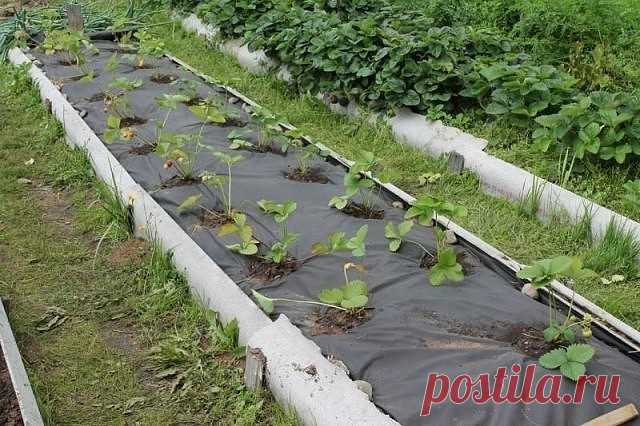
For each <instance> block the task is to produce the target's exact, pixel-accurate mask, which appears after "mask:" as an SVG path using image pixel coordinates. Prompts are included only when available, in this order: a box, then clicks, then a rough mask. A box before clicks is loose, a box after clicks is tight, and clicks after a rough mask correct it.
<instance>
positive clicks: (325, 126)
mask: <svg viewBox="0 0 640 426" xmlns="http://www.w3.org/2000/svg"><path fill="white" fill-rule="evenodd" d="M164 19H166V16H159V17H158V20H160V21H161V20H164ZM154 32H155V35H156V36H157V37H159V38H161V39H162V41H163V42H164V43H165V45H166V47H167V49H168V50H169V51H170V52H171V53H172V54H173V55H175V56H176V57H178V58H180V59H182V60H184V61H186V62H187V63H189V64H191V65H193V66H195V67H196V68H198V69H199V70H200V71H202V72H204V73H206V74H208V75H210V76H212V77H214V78H216V79H217V80H218V81H220V82H221V83H223V84H226V85H229V86H232V87H234V88H236V89H238V90H240V91H241V92H243V93H244V94H245V95H247V96H249V97H251V98H252V99H254V100H255V101H256V102H258V103H260V104H261V105H263V106H265V107H267V108H269V109H270V110H272V111H275V112H277V113H279V114H282V115H284V116H285V117H287V118H288V119H289V121H290V122H291V123H292V124H293V125H295V126H297V127H299V128H301V129H302V130H303V131H304V132H305V134H307V135H309V136H310V137H311V138H312V139H314V140H317V141H321V142H322V143H324V144H326V145H327V146H329V147H331V148H333V149H335V150H336V151H337V152H339V153H341V154H342V155H344V156H346V157H348V158H354V157H355V156H356V155H357V153H358V152H359V150H362V149H366V150H369V151H372V152H374V153H375V155H376V156H378V157H379V158H380V159H381V167H380V170H381V171H382V178H383V179H384V180H388V181H391V182H393V183H395V184H396V185H398V186H400V187H401V188H403V189H404V190H405V191H407V192H409V193H411V194H412V195H414V196H419V195H422V194H425V193H426V192H427V190H426V189H425V188H422V187H420V186H419V185H418V176H420V175H421V174H423V173H429V172H431V173H441V174H442V176H443V178H442V179H440V181H439V182H438V183H437V184H435V185H431V186H430V188H429V190H428V191H429V193H431V194H433V195H436V196H439V197H444V198H446V199H447V200H449V201H453V202H457V203H459V204H462V205H464V206H465V207H467V209H468V211H469V214H468V216H467V217H466V218H464V219H462V220H460V221H459V223H460V225H462V226H464V227H465V228H466V229H468V230H469V231H471V232H474V233H475V234H476V235H478V236H480V237H481V238H483V239H484V240H485V241H487V242H488V243H490V244H492V245H494V246H496V247H498V248H500V249H501V250H502V251H504V252H505V253H507V254H509V255H510V256H512V257H514V258H516V259H518V260H520V261H521V262H525V263H528V262H531V261H533V260H536V259H541V258H546V257H552V256H556V255H559V254H567V255H580V256H582V257H583V258H586V256H590V255H592V253H593V251H592V248H591V244H590V241H589V240H587V239H585V238H583V237H584V234H585V232H584V229H582V230H581V229H580V228H578V229H576V227H575V226H573V225H570V224H568V223H567V221H552V222H549V223H548V224H543V223H541V222H540V221H538V220H537V219H536V218H533V217H526V216H523V215H522V214H520V212H519V209H518V206H517V205H516V204H512V203H509V202H507V201H505V200H503V199H499V198H494V197H491V196H489V195H487V194H484V193H483V192H482V191H481V190H480V183H479V182H478V180H477V178H476V177H475V176H474V175H472V174H471V173H469V172H464V173H462V174H460V175H453V174H451V173H448V171H447V168H446V161H445V160H443V159H432V158H430V157H428V156H426V155H425V154H424V153H422V152H420V151H419V150H417V149H414V148H412V147H409V146H406V145H403V144H398V143H396V142H395V141H394V138H393V135H392V134H391V132H390V130H389V128H388V127H387V126H384V125H371V124H369V123H366V122H365V121H362V120H356V119H349V118H345V117H341V116H338V115H336V114H333V113H331V112H330V111H329V110H328V109H327V108H326V107H325V106H324V105H323V104H321V103H320V102H319V101H318V100H316V99H315V98H313V97H311V96H300V95H298V94H297V93H294V92H291V91H290V90H289V89H288V87H287V86H286V85H285V84H284V83H283V82H281V81H278V80H276V79H275V78H273V77H271V76H255V75H251V74H250V73H248V72H246V71H245V70H244V69H243V68H242V67H241V66H240V65H239V64H238V63H237V61H236V60H235V59H233V58H231V57H229V56H227V55H225V54H223V53H221V52H220V51H218V50H216V49H212V48H211V46H209V45H208V44H207V42H205V41H204V40H202V39H200V38H198V37H196V36H195V35H192V34H187V33H185V32H184V31H182V30H181V29H180V28H179V25H178V24H175V25H173V26H168V27H164V28H156V29H155V30H154ZM601 272H605V273H606V271H601ZM627 279H628V280H627V281H626V282H625V283H620V284H619V285H618V283H617V284H616V285H610V286H607V287H603V286H601V284H600V282H599V281H597V280H595V281H593V282H588V283H579V284H578V290H579V291H580V292H581V293H583V295H584V296H586V297H588V298H590V299H591V300H592V301H594V302H595V303H598V304H600V305H601V306H602V307H603V308H605V309H606V310H608V311H609V312H611V313H612V314H614V315H616V316H618V317H620V318H622V319H623V320H625V321H627V322H629V323H630V324H632V325H634V326H635V327H640V312H639V310H638V309H637V306H638V302H640V294H639V293H638V291H637V286H638V285H640V278H639V277H636V276H634V277H627Z"/></svg>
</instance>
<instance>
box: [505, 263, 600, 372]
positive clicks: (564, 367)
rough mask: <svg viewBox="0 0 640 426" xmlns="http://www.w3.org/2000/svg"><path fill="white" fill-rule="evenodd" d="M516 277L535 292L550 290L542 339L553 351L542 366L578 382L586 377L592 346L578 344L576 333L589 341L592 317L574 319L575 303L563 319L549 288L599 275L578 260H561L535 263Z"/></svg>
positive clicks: (543, 359)
mask: <svg viewBox="0 0 640 426" xmlns="http://www.w3.org/2000/svg"><path fill="white" fill-rule="evenodd" d="M517 275H518V278H521V279H523V280H527V281H529V282H530V283H531V285H532V286H533V288H534V289H536V290H540V289H546V290H548V292H547V293H548V295H549V303H548V306H549V324H548V326H547V328H545V329H544V331H543V337H544V341H545V342H546V343H547V344H548V348H550V349H551V350H550V351H548V352H547V353H546V354H544V355H543V356H541V357H540V365H542V366H543V367H545V368H549V369H555V368H560V372H561V373H562V374H563V375H564V376H565V377H568V378H569V379H571V380H574V381H575V380H577V379H578V377H579V376H581V375H583V374H585V372H586V366H585V365H586V363H587V362H588V361H589V360H591V358H592V357H593V354H594V350H593V348H592V347H591V345H588V344H580V343H578V340H579V338H578V334H577V332H581V337H582V338H583V339H588V338H590V337H591V335H592V331H591V323H592V322H593V318H592V316H591V315H590V314H585V315H584V316H583V317H582V319H581V320H579V319H578V318H577V317H576V316H575V315H573V314H572V310H573V300H572V301H571V304H570V306H569V312H568V313H567V315H566V317H565V318H564V319H560V318H559V313H558V309H557V306H556V298H555V294H554V292H553V291H552V290H551V289H549V287H550V286H551V282H552V281H554V280H565V281H566V280H580V279H588V278H592V277H594V276H596V274H595V273H594V272H593V271H591V270H589V269H586V268H583V267H582V261H581V260H580V259H579V258H577V257H569V256H558V257H554V258H552V259H544V260H540V261H537V262H534V263H533V265H531V266H527V267H524V268H523V269H521V270H520V271H518V273H517Z"/></svg>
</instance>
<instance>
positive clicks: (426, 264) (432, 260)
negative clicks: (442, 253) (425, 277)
mask: <svg viewBox="0 0 640 426" xmlns="http://www.w3.org/2000/svg"><path fill="white" fill-rule="evenodd" d="M436 263H438V259H437V258H436V257H434V256H430V255H428V254H427V253H425V254H424V255H423V256H422V260H420V267H421V268H422V269H426V270H430V269H431V268H433V267H434V266H435V264H436Z"/></svg>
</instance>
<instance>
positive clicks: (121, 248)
mask: <svg viewBox="0 0 640 426" xmlns="http://www.w3.org/2000/svg"><path fill="white" fill-rule="evenodd" d="M146 253H147V243H146V242H145V241H143V240H138V239H135V238H132V239H129V240H127V241H125V242H123V243H120V244H118V245H117V246H115V247H114V248H113V250H111V253H110V254H109V257H108V258H107V261H108V262H109V264H110V265H111V266H114V267H116V268H122V267H123V266H127V265H133V266H136V265H140V263H141V262H142V259H144V256H145V254H146Z"/></svg>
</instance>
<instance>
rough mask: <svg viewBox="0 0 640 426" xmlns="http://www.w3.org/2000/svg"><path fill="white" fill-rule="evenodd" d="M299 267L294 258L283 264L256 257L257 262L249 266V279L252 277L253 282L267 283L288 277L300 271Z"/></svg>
mask: <svg viewBox="0 0 640 426" xmlns="http://www.w3.org/2000/svg"><path fill="white" fill-rule="evenodd" d="M298 266H299V265H298V261H297V259H295V258H292V257H290V258H288V259H287V260H285V261H284V262H282V263H273V262H271V261H269V260H265V259H262V258H259V257H256V258H255V260H254V261H253V262H251V263H250V264H249V277H251V280H257V281H260V282H264V283H267V282H271V281H275V280H278V279H280V278H283V277H286V276H287V275H289V274H290V273H292V272H293V271H295V270H296V269H298Z"/></svg>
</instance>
